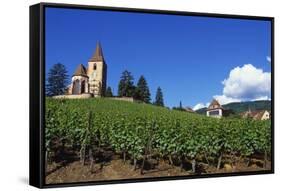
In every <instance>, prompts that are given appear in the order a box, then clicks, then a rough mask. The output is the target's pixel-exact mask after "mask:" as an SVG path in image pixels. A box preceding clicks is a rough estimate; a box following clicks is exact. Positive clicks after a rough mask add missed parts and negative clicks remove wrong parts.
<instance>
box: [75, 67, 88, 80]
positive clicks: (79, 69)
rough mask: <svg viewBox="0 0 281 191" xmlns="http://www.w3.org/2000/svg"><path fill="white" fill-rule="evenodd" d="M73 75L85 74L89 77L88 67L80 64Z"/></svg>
mask: <svg viewBox="0 0 281 191" xmlns="http://www.w3.org/2000/svg"><path fill="white" fill-rule="evenodd" d="M73 76H85V77H88V76H87V73H86V68H85V67H84V66H83V64H79V66H78V67H77V68H76V70H75V72H74V74H73Z"/></svg>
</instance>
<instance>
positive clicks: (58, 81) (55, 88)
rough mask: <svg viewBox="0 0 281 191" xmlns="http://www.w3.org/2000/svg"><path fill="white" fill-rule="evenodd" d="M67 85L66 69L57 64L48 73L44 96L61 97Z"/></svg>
mask: <svg viewBox="0 0 281 191" xmlns="http://www.w3.org/2000/svg"><path fill="white" fill-rule="evenodd" d="M67 84H68V75H67V70H66V67H65V66H64V65H63V64H61V63H57V64H54V65H53V67H52V68H51V69H50V70H49V72H48V77H47V84H46V95H47V96H54V95H62V94H64V93H65V90H66V87H67Z"/></svg>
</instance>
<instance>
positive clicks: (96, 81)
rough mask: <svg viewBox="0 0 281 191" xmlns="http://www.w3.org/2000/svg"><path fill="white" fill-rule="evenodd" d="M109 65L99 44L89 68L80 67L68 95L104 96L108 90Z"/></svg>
mask: <svg viewBox="0 0 281 191" xmlns="http://www.w3.org/2000/svg"><path fill="white" fill-rule="evenodd" d="M106 78H107V65H106V62H105V59H104V56H103V52H102V48H101V45H100V43H97V47H96V50H95V52H94V54H93V56H92V57H91V58H90V60H89V61H88V67H87V68H86V67H85V66H84V65H83V64H80V65H78V67H77V68H76V70H75V72H74V74H73V76H72V78H71V84H70V85H69V86H68V90H67V94H68V95H80V94H91V95H92V96H93V97H101V96H104V94H105V90H106Z"/></svg>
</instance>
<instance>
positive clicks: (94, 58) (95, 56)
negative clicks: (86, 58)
mask: <svg viewBox="0 0 281 191" xmlns="http://www.w3.org/2000/svg"><path fill="white" fill-rule="evenodd" d="M97 61H104V58H103V53H102V48H101V44H100V42H98V43H97V47H96V51H95V53H94V54H93V56H92V58H91V59H90V62H97Z"/></svg>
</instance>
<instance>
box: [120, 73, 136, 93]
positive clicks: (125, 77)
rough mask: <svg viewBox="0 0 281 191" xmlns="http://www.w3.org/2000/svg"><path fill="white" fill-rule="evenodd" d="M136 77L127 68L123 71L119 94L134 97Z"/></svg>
mask: <svg viewBox="0 0 281 191" xmlns="http://www.w3.org/2000/svg"><path fill="white" fill-rule="evenodd" d="M133 80H134V77H133V76H132V74H131V73H130V72H129V71H127V70H125V71H124V72H122V75H121V78H120V81H119V84H118V96H125V97H132V96H133V95H134V92H135V86H134V82H133Z"/></svg>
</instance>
